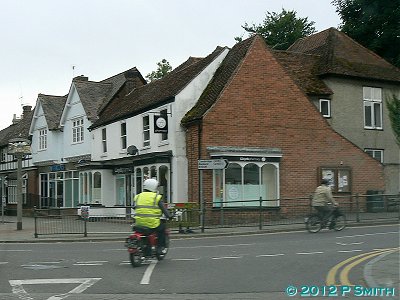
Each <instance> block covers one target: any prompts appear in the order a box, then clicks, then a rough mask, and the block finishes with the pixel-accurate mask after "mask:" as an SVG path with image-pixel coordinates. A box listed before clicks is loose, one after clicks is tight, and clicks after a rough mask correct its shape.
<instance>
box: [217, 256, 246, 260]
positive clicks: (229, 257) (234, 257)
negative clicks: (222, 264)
mask: <svg viewBox="0 0 400 300" xmlns="http://www.w3.org/2000/svg"><path fill="white" fill-rule="evenodd" d="M242 257H243V256H222V257H212V258H211V259H215V260H218V259H238V258H242Z"/></svg>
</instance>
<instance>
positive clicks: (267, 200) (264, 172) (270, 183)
mask: <svg viewBox="0 0 400 300" xmlns="http://www.w3.org/2000/svg"><path fill="white" fill-rule="evenodd" d="M213 173H214V174H213V185H214V189H213V193H214V197H213V205H214V207H221V206H224V207H241V206H259V205H260V199H262V205H263V206H269V207H277V206H279V200H278V178H279V164H277V163H266V162H265V163H264V162H260V163H248V164H246V163H239V162H231V163H229V166H228V168H226V169H223V170H214V172H213Z"/></svg>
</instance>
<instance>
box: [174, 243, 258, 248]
mask: <svg viewBox="0 0 400 300" xmlns="http://www.w3.org/2000/svg"><path fill="white" fill-rule="evenodd" d="M253 245H255V243H252V244H231V245H209V246H187V247H185V246H183V247H173V248H172V249H196V248H219V247H239V246H253Z"/></svg>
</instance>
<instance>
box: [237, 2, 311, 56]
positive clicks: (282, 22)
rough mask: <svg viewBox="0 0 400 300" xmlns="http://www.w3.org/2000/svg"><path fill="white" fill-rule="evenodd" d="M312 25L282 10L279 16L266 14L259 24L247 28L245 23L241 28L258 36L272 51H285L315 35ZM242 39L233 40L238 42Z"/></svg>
mask: <svg viewBox="0 0 400 300" xmlns="http://www.w3.org/2000/svg"><path fill="white" fill-rule="evenodd" d="M314 24H315V22H313V21H308V18H298V17H297V15H296V12H295V11H287V10H285V9H282V12H280V13H279V14H278V13H276V12H272V13H271V12H267V13H266V15H265V19H264V20H263V22H262V23H261V24H258V25H256V24H253V25H251V26H249V25H248V24H247V23H245V24H244V25H242V28H243V29H244V30H246V32H248V33H249V35H253V34H257V33H258V34H260V35H261V36H262V37H264V39H265V41H266V43H267V44H268V45H269V46H271V47H272V48H273V49H277V50H286V49H287V48H289V46H290V45H292V44H293V43H294V42H295V41H296V40H298V39H299V38H303V37H306V36H308V35H311V34H313V33H315V32H316V30H315V27H314ZM242 39H243V38H242V37H236V38H235V40H236V41H238V42H240V41H241V40H242Z"/></svg>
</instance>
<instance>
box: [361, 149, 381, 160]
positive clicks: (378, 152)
mask: <svg viewBox="0 0 400 300" xmlns="http://www.w3.org/2000/svg"><path fill="white" fill-rule="evenodd" d="M365 152H366V153H368V154H369V155H371V156H372V157H373V158H375V159H376V160H377V161H379V162H381V163H383V150H379V149H365Z"/></svg>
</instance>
